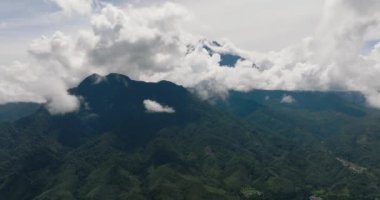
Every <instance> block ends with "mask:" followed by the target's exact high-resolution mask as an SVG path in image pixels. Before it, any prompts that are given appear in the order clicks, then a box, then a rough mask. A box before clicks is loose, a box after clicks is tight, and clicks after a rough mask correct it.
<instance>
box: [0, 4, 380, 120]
mask: <svg viewBox="0 0 380 200" xmlns="http://www.w3.org/2000/svg"><path fill="white" fill-rule="evenodd" d="M56 2H57V4H58V5H60V6H61V7H62V8H63V9H64V10H65V11H67V12H79V14H86V13H88V12H89V13H88V14H90V15H91V16H90V20H91V29H87V30H82V31H78V33H77V34H76V35H67V34H64V33H62V32H59V31H57V32H56V33H55V34H53V35H52V36H50V37H41V38H40V39H37V40H35V41H33V42H32V43H31V45H30V49H29V54H30V56H31V59H30V62H28V63H19V62H15V63H14V64H13V65H10V66H0V86H1V87H0V102H2V103H5V102H10V101H38V102H47V103H48V104H47V106H48V108H49V110H50V111H51V112H52V113H65V112H70V111H73V110H75V109H76V108H77V106H78V103H77V102H78V100H77V99H76V98H75V97H72V96H70V95H69V94H67V92H66V90H67V89H68V88H70V87H74V86H75V85H76V84H78V83H79V81H81V80H82V79H83V78H84V77H85V76H87V75H89V74H92V73H98V74H103V75H104V74H107V73H111V72H114V73H122V74H126V75H128V76H130V77H131V78H133V79H137V80H143V81H153V82H155V81H160V80H169V81H172V82H175V83H177V84H180V85H183V86H186V87H191V88H195V91H196V92H197V93H198V94H199V95H201V96H202V97H203V98H206V99H209V98H214V97H216V96H217V97H225V96H226V95H228V91H229V90H238V91H249V90H252V89H283V90H358V91H361V92H363V93H364V94H365V95H366V97H367V100H368V102H369V103H370V104H371V105H373V106H377V107H380V95H379V92H378V91H379V90H380V81H377V77H379V76H380V44H377V45H376V46H375V47H374V48H373V49H372V50H371V51H370V53H369V54H368V55H363V54H362V48H363V45H364V44H365V42H366V41H365V38H366V35H367V34H368V33H370V32H371V30H373V29H376V28H379V20H380V16H379V13H378V12H377V11H378V10H379V9H380V5H379V3H378V2H377V1H376V0H367V1H363V2H360V3H358V2H357V1H355V0H330V1H326V2H327V3H326V5H325V9H324V14H323V18H322V20H321V23H320V27H319V28H318V32H317V33H316V34H315V35H313V36H312V37H310V38H306V39H304V40H303V41H300V42H299V43H298V44H294V45H293V46H290V47H288V48H285V49H283V50H281V51H277V52H270V53H267V54H260V53H257V52H250V51H244V50H241V49H239V48H237V47H236V46H234V45H233V44H232V43H230V42H228V41H224V42H221V45H220V46H217V45H213V44H212V43H210V42H208V41H207V40H205V39H204V38H203V37H201V36H198V35H194V34H191V33H189V32H186V31H184V30H185V29H184V28H183V27H182V26H181V25H182V24H183V22H184V21H186V20H187V19H188V18H189V16H190V15H189V11H187V10H186V9H184V7H182V6H181V5H179V4H173V3H163V4H158V5H154V6H145V7H135V6H132V5H127V6H124V7H123V8H119V7H115V6H113V5H110V4H101V6H100V10H97V11H94V10H92V8H93V6H92V5H93V2H92V1H87V0H81V1H65V2H63V1H62V2H61V1H59V0H56ZM70 2H71V3H70ZM79 2H80V3H79ZM66 3H68V4H67V5H66ZM82 3H83V4H82ZM88 7H89V9H90V11H88V10H87V11H86V9H87V8H88ZM82 8H86V9H82ZM78 9H79V10H78ZM82 11H83V13H81V12H82ZM342 16H345V17H342ZM205 45H209V46H210V47H211V48H213V52H215V53H213V54H210V53H209V52H208V51H207V50H206V49H205V48H204V46H205ZM223 53H231V54H234V55H240V56H241V57H243V58H245V60H240V61H238V62H237V64H236V65H235V67H233V68H231V67H221V66H220V64H219V62H220V59H221V56H220V55H221V54H223ZM163 108H164V107H163Z"/></svg>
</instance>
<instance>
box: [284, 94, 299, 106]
mask: <svg viewBox="0 0 380 200" xmlns="http://www.w3.org/2000/svg"><path fill="white" fill-rule="evenodd" d="M295 102H296V99H294V97H292V96H290V95H284V96H283V97H282V99H281V103H285V104H292V103H295Z"/></svg>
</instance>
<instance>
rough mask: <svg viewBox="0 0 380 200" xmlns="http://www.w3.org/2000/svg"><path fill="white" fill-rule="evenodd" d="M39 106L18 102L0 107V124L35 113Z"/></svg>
mask: <svg viewBox="0 0 380 200" xmlns="http://www.w3.org/2000/svg"><path fill="white" fill-rule="evenodd" d="M40 106H41V105H40V104H37V103H28V102H25V103H24V102H19V103H7V104H3V105H0V123H1V122H12V121H16V120H18V119H21V118H23V117H26V116H28V115H31V114H33V113H34V112H36V111H37V110H38V109H39V107H40Z"/></svg>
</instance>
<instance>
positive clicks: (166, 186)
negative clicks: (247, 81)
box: [0, 74, 380, 200]
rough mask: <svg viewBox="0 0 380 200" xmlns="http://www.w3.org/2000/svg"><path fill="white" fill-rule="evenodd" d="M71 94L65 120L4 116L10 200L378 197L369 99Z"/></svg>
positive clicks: (1, 150) (374, 115)
mask: <svg viewBox="0 0 380 200" xmlns="http://www.w3.org/2000/svg"><path fill="white" fill-rule="evenodd" d="M69 92H70V93H71V94H73V95H76V96H77V97H78V98H79V99H80V100H81V105H80V109H79V110H78V111H76V112H74V113H69V114H65V115H51V114H49V112H48V111H47V110H46V109H45V108H44V107H43V106H42V107H41V106H37V105H35V104H30V105H27V106H26V107H27V109H26V108H23V107H22V106H24V105H21V104H20V105H16V106H13V107H12V106H9V105H7V106H5V107H7V108H9V109H8V110H7V111H5V112H2V109H1V107H0V116H2V115H4V116H6V117H5V118H4V119H7V120H5V121H7V122H5V123H2V124H1V125H0V197H1V199H7V200H29V199H33V200H47V199H49V200H55V199H56V200H58V199H65V200H66V199H67V200H74V199H75V200H77V199H109V200H113V199H133V200H138V199H165V200H166V199H208V200H209V199H217V200H220V199H265V200H266V199H268V200H269V199H289V200H290V199H300V200H301V199H302V200H304V199H309V198H310V199H312V198H315V199H317V198H323V199H353V200H354V199H355V200H358V199H376V198H378V197H380V189H379V186H380V157H378V155H379V154H380V147H379V146H380V145H379V144H380V123H378V122H379V120H380V111H379V110H377V109H373V108H369V107H367V106H366V105H365V99H364V97H363V96H362V95H361V94H360V93H355V92H307V91H305V92H291V91H262V90H257V91H252V92H247V93H241V92H231V93H230V95H229V96H228V98H226V99H223V100H222V99H220V100H217V101H215V102H212V103H210V102H207V101H203V100H201V99H199V98H198V97H197V96H195V95H194V94H192V93H190V92H189V91H188V90H187V89H186V88H183V87H181V86H178V85H176V84H174V83H171V82H167V81H161V82H158V83H146V82H141V81H134V80H131V79H130V78H128V77H127V76H124V75H120V74H110V75H108V76H100V75H96V74H94V75H91V76H89V77H88V78H86V79H85V80H83V81H82V82H81V83H80V84H79V85H78V87H76V88H72V89H70V90H69ZM146 102H154V103H153V107H147V105H146V104H145V103H146ZM29 106H30V107H32V108H33V109H29V108H30V107H29ZM157 107H158V108H159V109H156V110H152V109H155V108H157ZM162 108H170V112H165V109H162ZM3 110H4V109H3ZM19 110H23V111H25V112H22V114H19ZM166 110H167V109H166ZM29 111H30V112H29ZM2 113H4V114H2ZM7 116H8V117H7ZM15 119H18V120H15ZM14 120H15V121H14Z"/></svg>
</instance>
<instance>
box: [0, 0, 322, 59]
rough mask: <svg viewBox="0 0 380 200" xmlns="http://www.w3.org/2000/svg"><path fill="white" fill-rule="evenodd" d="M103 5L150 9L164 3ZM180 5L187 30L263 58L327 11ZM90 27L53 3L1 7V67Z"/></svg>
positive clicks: (303, 33)
mask: <svg viewBox="0 0 380 200" xmlns="http://www.w3.org/2000/svg"><path fill="white" fill-rule="evenodd" d="M104 2H109V3H113V4H115V5H119V6H121V5H124V4H128V3H132V4H135V5H139V6H145V5H151V4H159V3H162V2H163V1H157V0H154V1H152V0H150V1H149V0H145V1H141V0H140V1H136V0H135V1H130V0H107V1H104ZM175 2H177V3H179V4H181V5H183V6H185V7H186V8H187V9H188V10H189V12H190V13H191V17H190V18H191V19H190V20H187V21H186V22H185V23H186V25H185V26H184V27H186V29H188V31H190V32H192V33H194V34H199V35H202V36H204V37H207V38H212V39H214V40H230V41H231V42H233V43H235V44H236V45H237V46H239V47H241V48H244V49H247V50H256V51H263V52H267V51H271V50H280V49H282V48H284V47H286V46H288V45H291V44H293V43H295V42H297V41H299V40H301V39H303V38H305V37H307V36H310V35H312V34H313V33H314V32H315V29H316V27H317V26H318V22H319V18H320V17H321V12H322V7H323V1H322V0H318V1H315V0H289V1H286V2H285V1H279V0H237V1H231V0H207V1H200V0H195V1H189V0H177V1H175ZM211 10H212V11H211ZM79 18H81V19H79ZM87 25H88V20H86V17H85V16H82V17H78V16H77V15H76V16H71V17H70V16H67V15H64V14H63V15H62V12H61V10H60V8H59V6H57V5H56V4H55V3H54V2H53V1H52V0H33V1H31V0H18V1H13V0H3V1H1V2H0V42H1V44H3V46H6V47H7V48H1V49H0V64H7V63H9V62H12V61H14V60H20V59H23V60H25V59H26V57H27V48H28V45H29V43H30V41H31V40H33V39H35V38H38V37H40V36H41V35H51V34H52V33H54V32H55V31H56V30H60V31H63V32H66V33H73V32H75V31H76V30H77V29H78V28H83V27H85V26H87ZM279 35H282V36H286V37H279Z"/></svg>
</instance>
